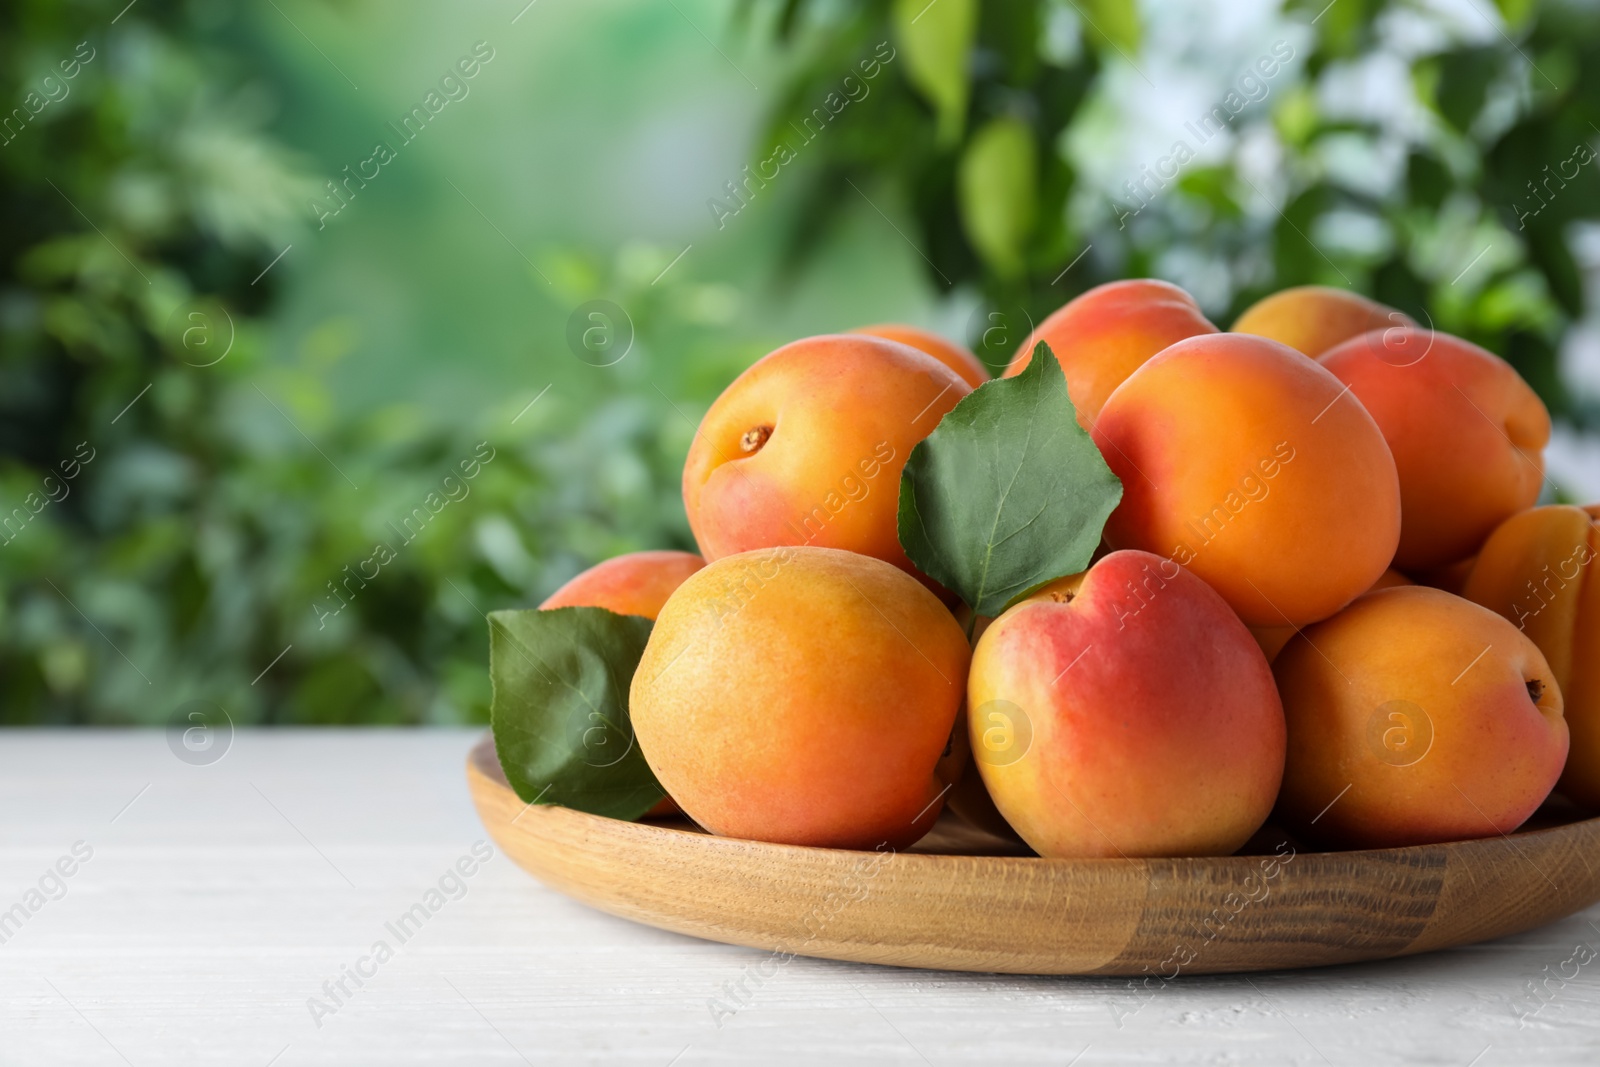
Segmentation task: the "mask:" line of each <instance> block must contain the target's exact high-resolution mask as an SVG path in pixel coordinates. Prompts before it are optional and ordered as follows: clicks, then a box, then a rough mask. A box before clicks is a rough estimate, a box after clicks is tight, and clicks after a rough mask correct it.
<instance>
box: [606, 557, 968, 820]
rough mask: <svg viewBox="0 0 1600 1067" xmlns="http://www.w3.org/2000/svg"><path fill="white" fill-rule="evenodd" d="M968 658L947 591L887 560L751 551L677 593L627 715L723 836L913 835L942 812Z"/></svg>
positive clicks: (686, 800)
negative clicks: (943, 768)
mask: <svg viewBox="0 0 1600 1067" xmlns="http://www.w3.org/2000/svg"><path fill="white" fill-rule="evenodd" d="M970 654H971V653H970V649H969V648H968V646H967V642H966V638H965V636H964V635H963V634H962V632H961V627H960V626H959V625H957V624H956V621H955V618H954V617H953V616H952V615H951V614H950V612H949V611H948V610H947V609H946V608H945V606H944V605H943V604H942V603H940V601H939V599H938V597H936V596H934V595H933V594H932V593H931V592H929V591H928V590H927V589H926V588H924V587H923V586H922V585H921V584H920V583H919V582H917V581H916V580H915V579H914V578H912V577H910V576H909V575H907V574H906V573H905V572H904V571H901V570H900V569H898V568H896V567H893V566H891V565H889V564H887V563H885V562H883V561H881V560H878V559H874V558H872V557H870V556H862V555H857V554H855V553H851V552H841V551H838V550H836V549H830V548H814V547H798V548H792V547H780V548H770V549H762V550H759V551H754V552H745V553H739V554H735V555H731V556H724V557H722V558H721V559H717V560H714V561H712V562H711V563H709V564H708V565H707V566H706V567H705V569H704V570H701V571H699V572H698V573H696V574H694V575H692V576H691V577H690V578H689V580H688V581H686V582H684V583H683V585H682V586H680V587H679V588H678V591H677V592H676V593H674V594H673V595H672V598H671V599H670V600H668V601H667V605H666V607H665V608H663V609H662V612H661V616H660V618H658V619H657V620H656V625H655V629H654V630H653V631H652V632H651V634H650V641H649V643H648V644H647V645H646V646H645V651H644V656H643V657H642V658H641V660H640V661H639V667H638V670H637V671H636V672H635V673H634V676H633V684H632V689H631V691H630V694H629V708H630V714H631V718H632V720H633V727H634V731H635V736H636V737H637V738H638V741H639V747H640V750H641V751H642V752H643V754H644V757H645V761H646V762H647V763H649V765H650V769H651V770H652V771H654V772H655V775H656V777H657V778H658V779H659V780H660V782H661V784H662V785H663V786H665V787H666V790H667V792H668V793H670V794H671V795H672V797H673V798H674V799H675V800H677V802H678V803H679V804H680V805H681V806H682V807H683V810H684V811H685V812H687V813H688V815H689V816H690V817H691V818H693V819H694V820H695V821H696V822H697V823H699V824H700V825H701V826H703V827H705V828H706V829H707V830H710V831H711V832H712V833H715V834H722V835H725V836H729V837H742V838H749V839H753V840H758V841H774V842H780V843H784V844H792V845H817V846H825V847H830V848H862V849H871V848H875V847H877V846H878V845H881V844H884V843H888V844H889V845H890V846H892V847H896V848H899V847H903V846H905V845H908V844H910V843H911V842H913V841H915V840H916V839H917V838H919V837H921V836H922V835H923V834H924V833H925V832H926V831H927V829H928V828H929V827H930V826H932V824H933V822H934V820H935V819H937V818H938V815H939V811H940V805H941V797H942V794H943V792H944V791H945V786H944V785H943V784H942V783H941V782H940V779H939V775H938V769H939V762H940V758H941V756H942V755H943V753H944V751H945V748H946V745H947V744H948V742H949V740H950V732H951V729H952V727H953V725H954V724H955V721H956V714H957V711H958V710H959V708H960V706H961V699H962V696H963V694H964V692H965V685H966V677H967V662H968V659H969V656H970Z"/></svg>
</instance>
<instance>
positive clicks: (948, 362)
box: [850, 322, 989, 389]
mask: <svg viewBox="0 0 1600 1067" xmlns="http://www.w3.org/2000/svg"><path fill="white" fill-rule="evenodd" d="M850 332H851V333H863V334H866V335H868V336H869V337H882V338H884V339H885V340H888V341H899V342H900V343H901V344H903V345H910V346H911V347H912V348H915V349H916V350H917V351H919V352H926V353H927V354H928V355H930V356H932V357H933V358H934V359H936V360H938V361H939V362H940V363H943V364H944V365H945V366H946V367H949V368H950V369H951V370H953V371H955V372H956V373H957V374H959V375H960V376H961V380H962V381H964V382H966V383H967V384H968V385H970V386H972V388H974V389H976V388H977V387H978V386H980V385H982V384H983V383H984V382H986V381H988V380H989V368H987V367H985V366H984V365H983V363H982V362H980V361H979V359H978V357H977V356H975V355H973V354H972V351H971V350H970V349H968V348H967V347H966V346H965V345H958V344H956V343H955V342H954V341H951V340H948V339H946V338H943V337H940V336H939V335H938V334H936V333H934V332H933V331H932V330H924V329H921V328H920V327H917V326H904V325H901V324H900V323H894V322H890V323H883V324H880V325H878V326H863V327H861V328H860V329H857V330H851V331H850Z"/></svg>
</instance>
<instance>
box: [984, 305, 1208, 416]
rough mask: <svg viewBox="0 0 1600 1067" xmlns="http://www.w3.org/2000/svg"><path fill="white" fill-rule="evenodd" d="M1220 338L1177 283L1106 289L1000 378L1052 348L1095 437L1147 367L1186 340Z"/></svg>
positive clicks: (1059, 315)
mask: <svg viewBox="0 0 1600 1067" xmlns="http://www.w3.org/2000/svg"><path fill="white" fill-rule="evenodd" d="M1216 332H1217V328H1216V327H1215V326H1213V325H1211V323H1210V322H1209V321H1208V320H1207V319H1206V317H1205V316H1204V315H1203V314H1201V313H1200V305H1198V304H1196V303H1195V302H1194V297H1192V296H1190V295H1189V294H1188V293H1186V292H1184V291H1183V290H1182V289H1180V288H1178V287H1177V286H1176V285H1173V284H1172V283H1170V282H1163V281H1157V280H1156V279H1154V278H1134V279H1131V280H1128V281H1120V282H1107V283H1106V284H1104V285H1097V286H1095V287H1094V288H1093V289H1090V290H1089V291H1088V292H1086V293H1082V294H1080V295H1079V296H1076V297H1074V298H1073V299H1072V300H1069V301H1068V302H1067V303H1066V304H1064V305H1062V306H1061V307H1060V308H1058V309H1057V310H1056V311H1055V312H1053V313H1052V314H1051V315H1050V317H1049V318H1047V319H1045V320H1044V321H1043V322H1041V323H1040V324H1039V326H1038V328H1037V329H1035V330H1034V331H1033V333H1031V334H1029V335H1028V339H1027V340H1025V341H1023V342H1022V347H1021V348H1020V349H1018V350H1017V354H1016V355H1015V356H1013V357H1012V359H1011V362H1010V364H1008V365H1007V366H1006V369H1005V373H1004V374H1002V375H1001V377H1003V378H1014V377H1016V376H1017V375H1018V374H1021V373H1022V371H1023V370H1024V369H1025V368H1026V367H1027V366H1028V364H1029V363H1031V362H1033V346H1034V345H1035V344H1037V343H1038V342H1040V341H1043V342H1045V343H1046V344H1048V345H1049V346H1050V350H1051V351H1052V352H1054V353H1055V357H1056V360H1057V361H1058V362H1059V363H1060V364H1061V370H1062V373H1064V374H1065V375H1066V378H1067V393H1068V395H1069V396H1071V397H1072V406H1073V409H1074V410H1075V411H1076V412H1077V416H1078V425H1079V426H1082V427H1083V428H1084V429H1085V430H1088V429H1090V428H1092V427H1093V426H1094V421H1095V419H1096V418H1098V417H1099V415H1100V409H1101V407H1102V406H1104V404H1105V402H1106V397H1108V396H1110V395H1111V391H1112V390H1113V389H1115V388H1116V387H1117V386H1119V385H1121V384H1122V383H1123V381H1124V380H1126V379H1127V377H1128V375H1130V374H1132V373H1133V372H1134V371H1136V370H1138V369H1139V367H1140V366H1141V365H1142V364H1143V363H1144V361H1145V360H1147V359H1149V358H1150V357H1151V356H1153V355H1155V354H1156V353H1157V352H1159V351H1161V350H1162V349H1163V348H1166V347H1167V346H1168V345H1170V344H1172V343H1174V342H1175V341H1181V340H1183V339H1184V338H1185V337H1194V336H1196V335H1197V334H1205V333H1216Z"/></svg>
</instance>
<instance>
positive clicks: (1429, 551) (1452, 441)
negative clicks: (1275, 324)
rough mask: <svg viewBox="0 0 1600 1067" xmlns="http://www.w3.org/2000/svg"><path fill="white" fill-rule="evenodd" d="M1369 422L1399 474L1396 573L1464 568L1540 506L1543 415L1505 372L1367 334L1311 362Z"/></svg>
mask: <svg viewBox="0 0 1600 1067" xmlns="http://www.w3.org/2000/svg"><path fill="white" fill-rule="evenodd" d="M1318 362H1319V363H1321V364H1322V365H1323V366H1324V367H1326V368H1327V369H1328V370H1329V371H1331V372H1333V374H1334V375H1335V376H1336V377H1337V378H1338V379H1339V380H1340V381H1342V382H1344V383H1345V384H1347V385H1348V386H1349V387H1350V391H1351V392H1352V393H1354V394H1355V396H1356V398H1357V399H1359V400H1360V401H1361V403H1362V405H1363V406H1364V407H1365V408H1366V409H1367V410H1368V411H1369V412H1371V414H1372V417H1373V419H1375V420H1376V421H1377V423H1378V427H1379V428H1380V429H1381V430H1382V431H1383V436H1384V439H1385V440H1386V441H1388V442H1389V448H1390V450H1391V451H1392V452H1393V453H1394V461H1395V466H1396V468H1397V469H1398V470H1399V473H1400V510H1401V526H1400V545H1399V548H1398V549H1397V551H1396V552H1395V560H1394V563H1395V566H1396V567H1399V568H1400V569H1401V570H1418V571H1428V570H1434V569H1436V568H1441V567H1445V566H1447V565H1448V564H1451V563H1455V562H1457V561H1458V560H1463V559H1466V558H1467V557H1468V556H1471V555H1472V554H1473V553H1474V552H1476V551H1477V550H1478V547H1479V546H1480V545H1482V544H1483V542H1484V539H1485V538H1487V537H1488V536H1489V534H1490V533H1492V532H1493V531H1494V528H1495V527H1496V526H1497V525H1499V524H1500V523H1501V522H1502V521H1503V520H1505V519H1507V518H1509V517H1510V516H1512V515H1514V514H1516V513H1517V512H1518V511H1521V510H1523V509H1524V508H1528V507H1531V506H1532V505H1533V503H1534V501H1535V500H1537V499H1538V497H1539V486H1540V484H1541V483H1542V482H1543V481H1544V447H1545V445H1546V444H1547V443H1548V442H1549V440H1550V414H1549V412H1547V411H1546V410H1545V406H1544V403H1543V402H1542V401H1541V400H1540V399H1539V396H1538V394H1537V393H1535V392H1534V391H1533V389H1532V388H1530V387H1529V385H1528V383H1527V382H1525V381H1523V380H1522V378H1521V376H1520V375H1518V374H1517V372H1516V371H1515V370H1513V369H1512V367H1511V364H1509V363H1507V362H1506V361H1505V360H1503V359H1501V358H1500V357H1499V356H1496V355H1494V354H1493V353H1490V352H1486V351H1484V350H1483V349H1481V348H1479V347H1478V346H1477V345H1474V344H1471V343H1469V342H1467V341H1463V340H1461V339H1460V338H1459V337H1451V336H1450V335H1448V334H1442V333H1431V332H1429V331H1426V330H1419V329H1415V328H1399V329H1391V330H1374V331H1372V332H1370V333H1365V334H1362V335H1361V336H1360V337H1357V338H1355V339H1353V340H1350V341H1346V342H1345V343H1344V344H1342V345H1339V346H1338V347H1337V348H1334V349H1333V350H1332V351H1330V352H1327V353H1325V354H1324V355H1323V356H1322V357H1321V359H1319V360H1318Z"/></svg>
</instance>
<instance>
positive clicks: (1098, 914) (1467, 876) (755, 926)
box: [467, 738, 1600, 976]
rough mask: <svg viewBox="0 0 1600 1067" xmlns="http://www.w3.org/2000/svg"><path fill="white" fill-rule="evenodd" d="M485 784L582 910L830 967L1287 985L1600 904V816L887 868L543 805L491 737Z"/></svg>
mask: <svg viewBox="0 0 1600 1067" xmlns="http://www.w3.org/2000/svg"><path fill="white" fill-rule="evenodd" d="M467 779H468V782H469V784H470V787H471V790H472V796H473V800H474V802H475V803H476V804H477V808H478V814H479V817H480V818H482V820H483V823H484V826H485V827H487V829H488V831H489V834H490V836H492V837H493V838H494V840H495V842H496V844H498V845H499V846H500V848H501V849H502V850H503V851H504V852H505V854H506V855H508V856H510V857H511V858H512V859H513V860H515V861H516V862H517V863H518V864H519V865H521V866H522V867H523V868H524V869H526V870H527V871H529V872H530V873H532V874H533V875H535V876H536V877H537V878H539V879H540V880H541V881H543V882H545V883H546V884H548V885H550V886H552V887H553V888H555V889H558V890H560V891H561V892H563V893H566V894H567V895H568V896H571V897H573V898H575V899H577V900H580V901H582V902H584V903H586V904H588V905H590V906H592V907H595V908H599V909H600V910H602V911H607V912H610V913H611V914H613V915H619V916H622V917H623V918H626V919H632V920H634V921H636V922H642V923H648V924H650V925H652V926H657V927H661V928H662V929H666V930H673V931H677V932H678V933H684V934H690V935H693V936H695V937H704V938H709V939H711V940H714V941H723V942H727V943H729V944H735V945H748V946H750V947H752V948H759V949H765V950H770V951H774V952H780V953H793V954H796V955H802V956H816V957H820V958H823V959H836V960H853V961H857V962H861V963H882V964H894V965H897V966H902V967H930V968H937V969H942V970H960V971H1001V972H1009V973H1016V974H1110V975H1145V974H1160V975H1168V976H1170V975H1172V974H1174V973H1180V972H1181V973H1185V974H1207V973H1218V972H1228V971H1261V970H1277V969H1282V968H1290V967H1313V966H1321V965H1325V964H1334V963H1351V962H1356V961H1359V960H1374V959H1386V958H1389V957H1392V956H1404V955H1410V954H1412V953H1417V952H1428V951H1431V950H1433V949H1440V948H1447V947H1449V946H1452V945H1462V944H1469V943H1471V942H1475V941H1484V940H1488V939H1490V938H1494V937H1501V936H1504V935H1506V934H1512V933H1517V932H1519V931H1522V930H1527V929H1531V928H1533V927H1535V926H1539V925H1542V924H1544V923H1547V922H1551V921H1553V920H1555V919H1558V918H1561V917H1563V916H1566V915H1570V914H1572V913H1573V912H1575V911H1578V910H1579V909H1581V908H1584V907H1586V906H1587V905H1589V904H1592V903H1594V902H1595V901H1597V900H1600V819H1589V820H1587V821H1581V822H1573V823H1569V824H1565V825H1558V826H1554V827H1550V828H1547V829H1541V830H1524V831H1521V832H1518V833H1516V834H1513V835H1511V836H1509V837H1506V836H1502V837H1495V838H1489V839H1485V840H1481V841H1461V842H1454V843H1450V844H1444V845H1427V846H1420V847H1414V848H1398V849H1384V850H1380V851H1370V852H1304V851H1301V852H1292V853H1291V852H1289V851H1279V852H1276V853H1269V854H1267V855H1259V856H1226V857H1217V858H1203V859H1137V860H1124V859H1113V860H1048V859H1040V858H1038V857H1036V856H1032V855H982V854H972V853H974V852H982V851H985V850H988V851H1000V852H1003V851H1005V850H1006V847H1007V846H1006V845H1005V843H1004V842H1001V841H998V840H997V839H992V838H987V836H986V835H980V834H977V833H975V832H973V831H968V830H965V829H963V828H962V826H961V824H959V823H957V822H955V821H954V820H953V819H951V818H949V817H948V816H947V817H946V818H945V819H944V820H941V822H940V824H939V826H938V827H937V828H936V829H935V830H934V832H933V833H932V834H930V835H929V836H928V837H927V838H925V839H924V840H923V841H922V842H921V843H920V844H919V845H918V847H917V849H916V850H914V851H912V852H904V853H899V854H878V853H872V852H850V851H842V850H836V849H822V848H801V847H797V846H793V845H771V844H765V843H763V842H759V841H741V840H735V839H732V838H723V837H714V836H712V835H709V834H705V833H701V832H698V831H696V830H695V829H693V828H692V827H690V826H689V825H688V824H687V823H673V824H666V823H660V822H648V823H629V822H622V821H619V820H616V819H607V818H604V817H601V816H598V815H589V814H585V813H583V812H579V811H573V810H571V809H569V808H562V807H556V806H550V805H533V806H530V805H527V804H524V803H523V802H522V800H520V799H519V798H518V797H517V795H516V794H515V793H514V792H513V791H512V790H511V787H510V786H509V785H507V784H506V780H505V776H504V774H503V773H502V771H501V769H500V765H499V761H498V760H497V759H496V758H495V754H494V745H493V742H492V740H491V739H489V738H485V739H484V740H483V741H482V742H481V743H480V744H478V745H477V746H476V747H475V748H474V749H473V750H472V753H471V755H470V756H469V757H468V759H467ZM1591 857H1592V858H1593V859H1594V862H1593V863H1591Z"/></svg>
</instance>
